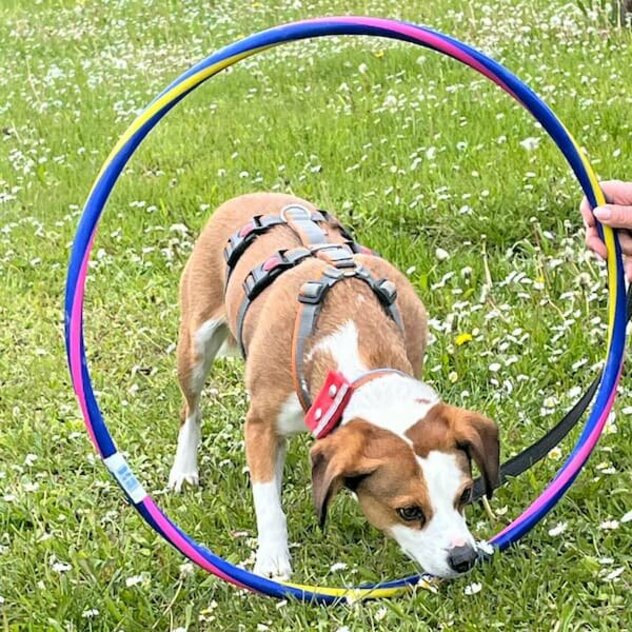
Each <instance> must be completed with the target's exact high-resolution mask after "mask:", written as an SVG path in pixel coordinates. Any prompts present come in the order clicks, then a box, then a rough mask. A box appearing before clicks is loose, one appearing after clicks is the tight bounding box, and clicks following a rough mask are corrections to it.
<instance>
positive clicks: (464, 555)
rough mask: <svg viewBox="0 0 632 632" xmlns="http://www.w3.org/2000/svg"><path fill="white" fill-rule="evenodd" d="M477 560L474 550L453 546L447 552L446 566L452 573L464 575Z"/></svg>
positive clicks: (472, 548)
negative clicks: (447, 565) (448, 566)
mask: <svg viewBox="0 0 632 632" xmlns="http://www.w3.org/2000/svg"><path fill="white" fill-rule="evenodd" d="M477 559H478V553H477V552H476V549H475V548H474V547H472V546H469V545H464V546H455V547H453V548H451V549H450V550H449V552H448V564H449V565H450V568H451V569H452V570H453V571H456V572H457V573H465V572H466V571H469V570H470V568H472V566H474V564H475V563H476V560H477Z"/></svg>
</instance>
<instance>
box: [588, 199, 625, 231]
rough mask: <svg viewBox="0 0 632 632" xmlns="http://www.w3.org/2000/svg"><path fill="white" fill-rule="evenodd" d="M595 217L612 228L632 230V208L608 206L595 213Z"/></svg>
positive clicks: (601, 207) (619, 205)
mask: <svg viewBox="0 0 632 632" xmlns="http://www.w3.org/2000/svg"><path fill="white" fill-rule="evenodd" d="M594 213H595V217H596V218H597V219H598V220H599V221H600V222H601V223H602V224H607V225H608V226H611V227H612V228H632V206H622V205H621V204H607V205H606V206H599V207H597V208H596V209H595V211H594Z"/></svg>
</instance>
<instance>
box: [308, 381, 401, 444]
mask: <svg viewBox="0 0 632 632" xmlns="http://www.w3.org/2000/svg"><path fill="white" fill-rule="evenodd" d="M391 373H397V374H398V375H403V376H405V377H410V376H409V375H407V374H406V373H402V372H401V371H398V370H397V369H375V370H373V371H368V372H367V373H365V374H364V375H361V376H360V377H359V378H358V379H357V380H355V381H354V382H349V380H347V378H346V377H345V376H344V375H343V374H342V373H339V372H338V371H329V373H328V374H327V378H326V379H325V383H324V384H323V385H322V387H321V389H320V391H319V392H318V395H316V398H315V399H314V403H313V404H312V405H311V406H310V408H309V410H308V411H307V413H306V414H305V425H306V426H307V427H308V428H309V431H310V432H311V433H312V435H313V436H314V437H315V438H316V439H322V438H323V437H326V436H327V435H328V434H330V433H331V432H333V430H335V429H336V428H337V427H338V425H339V424H340V421H341V420H342V415H343V414H344V412H345V408H346V407H347V404H348V403H349V400H350V399H351V396H352V395H353V393H354V392H355V391H357V390H358V389H359V388H360V387H362V386H364V385H365V384H366V383H367V382H370V381H372V380H374V379H376V378H378V377H382V376H384V375H387V374H391Z"/></svg>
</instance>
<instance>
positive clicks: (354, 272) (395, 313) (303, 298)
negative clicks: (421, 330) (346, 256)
mask: <svg viewBox="0 0 632 632" xmlns="http://www.w3.org/2000/svg"><path fill="white" fill-rule="evenodd" d="M349 278H356V279H360V280H361V281H364V282H365V283H366V284H367V285H368V286H369V287H370V288H371V290H372V291H373V293H374V294H375V295H376V296H377V298H378V299H379V301H380V303H381V305H382V307H383V308H384V310H385V311H386V313H387V314H388V316H390V318H391V319H392V320H393V322H394V323H395V324H396V325H397V326H398V327H399V329H400V330H402V331H403V329H404V326H403V324H402V319H401V316H400V314H399V310H398V309H397V305H396V303H395V301H396V299H397V290H396V288H395V284H394V283H393V282H392V281H389V280H388V279H380V280H376V279H374V278H373V277H372V276H371V275H370V274H369V272H368V271H367V270H366V269H365V268H363V267H362V266H359V265H356V264H355V263H353V267H352V268H348V269H341V268H340V267H334V266H327V267H326V268H325V270H324V271H323V274H322V276H321V278H320V280H318V281H307V282H306V283H304V284H303V285H302V287H301V289H300V292H299V296H298V300H299V308H298V311H297V313H296V319H295V320H294V333H293V336H292V378H293V380H294V389H295V391H296V395H297V397H298V400H299V402H300V404H301V406H302V408H303V410H305V411H307V410H309V408H310V407H311V406H312V401H311V395H310V392H309V383H308V380H307V376H306V375H305V348H306V346H307V341H308V340H309V338H310V337H311V336H312V334H313V333H314V331H315V329H316V323H317V322H318V317H319V315H320V312H321V309H322V303H323V301H324V300H325V297H326V295H327V293H328V292H329V290H330V289H331V288H332V287H333V286H334V285H336V283H338V282H339V281H341V280H343V279H349Z"/></svg>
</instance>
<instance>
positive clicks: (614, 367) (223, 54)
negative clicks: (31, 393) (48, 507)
mask: <svg viewBox="0 0 632 632" xmlns="http://www.w3.org/2000/svg"><path fill="white" fill-rule="evenodd" d="M329 35H369V36H377V37H385V38H390V39H395V40H401V41H404V42H410V43H412V44H417V45H419V46H423V47H426V48H430V49H432V50H435V51H438V52H440V53H443V54H445V55H447V56H449V57H452V58H453V59H456V60H457V61H460V62H462V63H463V64H465V65H466V66H470V67H471V68H473V69H474V70H477V71H478V72H479V73H481V74H482V75H484V76H485V77H487V78H488V79H490V80H491V81H493V82H494V83H496V84H498V85H499V86H500V87H501V88H502V89H503V90H505V91H506V92H508V93H509V94H510V95H511V96H512V97H513V98H514V99H516V101H518V102H519V103H520V104H522V105H523V106H524V107H525V109H527V110H528V111H529V112H531V114H532V115H533V116H534V118H535V119H536V120H537V121H539V122H540V124H541V125H542V127H543V128H544V129H545V130H546V131H547V132H548V134H549V135H550V137H551V138H552V139H553V141H554V142H555V143H556V144H557V146H558V147H559V149H560V151H561V152H562V154H563V155H564V157H565V158H566V160H567V161H568V163H569V165H570V167H571V168H572V170H573V172H574V174H575V177H576V178H577V180H578V182H579V184H580V185H581V187H582V189H583V191H584V193H585V195H586V196H587V198H588V201H589V202H590V204H591V206H592V207H593V208H594V207H595V206H598V205H602V204H605V198H604V195H603V193H602V191H601V189H600V188H599V184H598V182H597V179H596V177H595V174H594V172H593V170H592V168H591V166H590V164H589V162H588V160H587V159H586V158H585V157H584V155H583V154H582V152H581V150H580V148H579V146H578V145H577V143H576V142H575V141H574V139H573V138H572V136H571V135H570V133H569V132H568V131H567V130H566V128H565V127H564V126H563V125H562V123H561V122H560V121H559V120H558V119H557V117H556V116H555V114H553V112H552V111H551V110H550V109H549V107H548V106H547V105H546V104H545V103H544V102H543V101H542V100H541V99H540V98H539V97H538V96H537V95H536V94H535V93H534V92H532V91H531V90H530V89H529V88H528V87H527V86H526V85H525V84H523V83H522V82H521V81H520V80H519V79H518V78H517V77H515V76H514V75H513V74H512V73H510V72H509V71H508V70H506V69H505V68H504V67H503V66H501V65H500V64H499V63H497V62H495V61H494V60H492V59H490V58H489V57H487V56H486V55H483V54H482V53H480V52H479V51H477V50H476V49H474V48H471V47H470V46H467V45H465V44H462V43H461V42H459V41H457V40H455V39H454V38H451V37H448V36H447V35H443V34H441V33H438V32H436V31H433V30H431V29H428V28H425V27H422V26H417V25H414V24H408V23H405V22H398V21H393V20H386V19H379V18H372V17H351V16H349V17H329V18H318V19H313V20H306V21H301V22H295V23H292V24H287V25H284V26H279V27H276V28H273V29H269V30H266V31H262V32H261V33H257V34H255V35H251V36H249V37H246V38H245V39H242V40H240V41H238V42H236V43H234V44H231V45H230V46H227V47H226V48H224V49H222V50H220V51H219V52H217V53H214V54H213V55H211V56H210V57H208V58H206V59H205V60H203V61H201V62H200V63H198V64H196V65H195V66H193V67H192V68H191V69H190V70H188V71H187V72H185V73H184V74H183V75H181V76H180V77H179V78H178V79H176V80H175V81H174V82H173V83H172V84H171V85H170V86H169V87H168V88H167V89H166V90H164V91H163V92H162V93H161V94H160V95H158V97H156V98H155V99H154V100H153V101H152V102H151V103H150V104H149V105H148V106H147V108H146V109H145V110H144V111H143V112H142V113H141V114H140V115H139V116H138V117H137V118H136V120H135V121H134V122H133V123H132V124H131V125H130V127H129V128H128V130H127V131H126V132H125V133H124V134H123V136H122V137H121V139H120V140H119V141H118V143H117V144H116V146H115V147H114V149H113V150H112V152H111V154H110V156H109V157H108V159H107V160H106V161H105V164H104V165H103V167H102V169H101V171H100V173H99V175H98V177H97V179H96V182H95V184H94V186H93V188H92V191H91V192H90V195H89V197H88V199H87V202H86V205H85V208H84V211H83V215H82V217H81V220H80V222H79V226H78V229H77V234H76V236H75V240H74V243H73V248H72V254H71V257H70V263H69V269H68V278H67V283H66V301H65V337H66V353H67V356H68V364H69V368H70V375H71V379H72V384H73V388H74V390H75V393H76V396H77V399H78V400H79V405H80V406H81V410H82V413H83V418H84V421H85V424H86V428H87V430H88V433H89V435H90V438H91V439H92V442H93V444H94V446H95V448H96V450H97V451H98V453H99V455H100V456H101V458H102V459H103V460H104V462H105V464H106V466H107V467H108V469H109V470H110V471H111V473H112V474H113V475H114V477H115V479H116V480H117V482H118V483H119V485H120V486H121V488H122V489H123V490H124V492H125V493H126V495H127V496H128V498H129V500H130V502H131V503H132V504H133V506H134V507H135V508H136V510H137V511H138V512H139V513H140V515H141V516H142V517H143V518H144V519H145V521H146V522H147V523H148V524H149V525H150V526H151V527H152V529H154V530H155V531H156V532H157V533H159V534H160V535H161V536H162V537H163V538H165V539H166V540H167V541H168V542H169V543H170V544H171V545H172V546H174V547H175V548H176V549H177V550H179V551H180V552H181V553H183V554H184V555H185V556H186V557H188V558H189V559H190V560H191V561H193V562H195V563H196V564H198V565H199V566H200V567H201V568H203V569H205V570H207V571H208V572H210V573H212V574H214V575H216V576H217V577H220V578H221V579H224V580H226V581H227V582H230V583H232V584H235V585H236V586H238V587H240V588H246V589H248V590H251V591H254V592H258V593H263V594H265V595H270V596H274V597H278V598H288V597H291V598H295V599H299V600H302V601H309V602H317V603H324V604H331V603H335V602H340V601H351V600H355V599H359V598H367V597H368V598H378V597H390V596H393V595H396V594H399V593H401V592H403V591H406V590H409V589H411V587H413V586H426V587H427V586H429V585H430V580H431V579H432V578H431V576H429V575H412V576H410V577H405V578H402V579H398V580H394V581H389V582H382V583H379V584H365V585H362V586H358V587H354V588H331V587H324V586H304V585H299V584H292V583H279V582H276V581H273V580H270V579H266V578H263V577H259V576H257V575H254V574H253V573H250V572H248V571H246V570H244V569H243V568H239V567H237V566H233V565H232V564H229V563H228V562H227V561H225V560H223V559H222V558H221V557H219V556H218V555H216V554H215V553H213V552H212V551H210V550H209V549H207V548H205V547H203V546H202V545H200V544H198V543H197V542H195V540H193V539H192V538H191V537H190V536H188V535H187V534H186V533H184V532H183V531H182V530H181V529H180V528H179V527H178V526H177V525H176V524H175V523H174V522H172V521H171V520H170V519H169V518H168V517H167V516H166V515H165V514H164V513H163V512H162V511H161V510H160V509H159V507H158V506H157V505H156V504H155V503H154V501H153V500H152V498H151V497H150V496H149V495H148V494H147V493H146V492H145V490H144V489H143V487H142V486H141V484H140V483H139V482H138V481H137V480H136V478H135V476H134V474H133V473H132V471H131V469H130V468H129V466H128V464H127V463H126V461H125V459H124V458H123V456H122V455H121V453H120V452H119V451H118V450H117V448H116V445H115V443H114V440H113V439H112V437H111V435H110V432H109V431H108V428H107V426H106V424H105V421H104V420H103V416H102V414H101V411H100V409H99V406H98V404H97V400H96V398H95V394H94V391H93V389H92V383H91V379H90V373H89V371H88V362H87V358H86V354H85V345H84V339H83V302H84V292H85V285H86V276H87V273H88V262H89V259H90V252H91V250H92V246H93V243H94V237H95V234H96V230H97V224H98V221H99V218H100V216H101V213H102V212H103V209H104V207H105V204H106V201H107V199H108V196H109V195H110V193H111V191H112V189H113V187H114V185H115V184H116V181H117V179H118V177H119V175H120V174H121V172H122V171H123V168H124V167H125V165H126V164H127V162H128V160H129V159H130V158H131V156H132V154H133V153H134V151H135V150H136V148H137V147H138V146H139V144H140V143H141V141H142V140H143V139H144V138H145V136H147V134H148V133H149V132H150V131H151V130H152V129H153V128H154V127H155V126H156V124H157V123H158V122H159V121H160V120H161V119H162V117H163V116H165V115H166V114H167V113H168V112H169V111H170V110H171V109H172V108H173V107H174V106H175V105H176V104H177V103H179V102H180V101H181V100H182V99H183V98H184V97H185V96H187V95H188V94H189V93H190V92H192V91H193V90H194V89H195V88H197V87H198V86H199V85H200V84H202V83H203V82H204V81H206V80H207V79H209V78H211V77H213V76H214V75H216V74H217V73H219V72H220V71H221V70H224V69H225V68H228V67H229V66H232V65H233V64H235V63H237V62H238V61H241V60H242V59H245V58H246V57H249V56H251V55H254V54H256V53H259V52H262V51H264V50H267V49H269V48H271V47H273V46H277V45H279V44H282V43H285V42H291V41H296V40H302V39H307V38H316V37H323V36H329ZM600 231H601V234H602V237H603V238H604V240H605V242H606V246H607V249H608V316H609V324H608V341H607V347H608V353H607V357H606V361H605V367H604V370H603V373H602V378H601V382H600V385H599V389H598V392H597V396H596V399H595V403H594V405H593V408H592V410H591V413H590V415H589V417H588V420H587V421H586V424H585V426H584V429H583V431H582V433H581V436H580V437H579V439H578V441H577V443H576V445H575V446H574V448H573V450H572V452H571V454H570V456H569V457H568V458H567V460H566V461H565V462H564V464H563V465H562V467H561V468H560V470H559V471H558V472H557V474H556V475H555V477H554V478H553V480H552V481H551V482H550V483H549V485H548V486H547V487H546V489H545V490H544V491H543V492H542V494H541V495H540V496H539V497H538V498H537V499H536V500H535V501H534V502H533V503H532V504H531V505H530V506H529V507H527V509H525V510H524V511H523V512H522V513H521V514H520V516H519V517H518V518H516V519H515V520H514V521H513V522H512V523H511V524H509V525H508V526H507V527H506V528H504V529H503V530H502V531H501V532H500V533H498V534H497V535H496V536H495V537H494V538H493V539H492V540H490V544H492V545H493V546H494V547H495V548H497V549H499V550H502V549H505V548H506V547H508V546H509V545H511V544H513V543H514V542H516V541H517V540H518V539H519V538H520V537H522V536H523V535H524V534H525V533H527V532H528V531H529V530H530V529H532V528H533V527H534V525H536V524H537V523H538V522H539V521H540V520H541V519H542V518H543V517H544V516H545V515H546V514H547V513H548V512H549V511H550V510H551V509H552V508H553V506H554V505H555V504H556V503H557V502H558V501H559V500H560V498H561V497H562V496H563V494H564V493H565V492H566V490H567V489H568V488H569V487H570V486H571V484H572V483H573V481H574V480H575V478H576V477H577V475H578V474H579V472H580V470H581V469H582V467H583V465H584V464H585V463H586V461H587V459H588V457H589V456H590V453H591V452H592V450H593V448H594V447H595V445H596V443H597V441H598V439H599V437H600V435H601V433H602V431H603V428H604V426H605V424H606V420H607V418H608V415H609V413H610V410H611V408H612V406H613V403H614V399H615V395H616V390H617V384H618V381H619V378H620V375H621V367H622V363H623V352H624V346H625V325H626V317H625V316H626V313H625V312H626V302H625V284H624V276H623V266H622V261H621V252H620V248H619V244H618V240H617V239H616V238H615V232H614V231H613V230H612V229H610V228H609V227H607V226H604V227H600Z"/></svg>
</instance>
